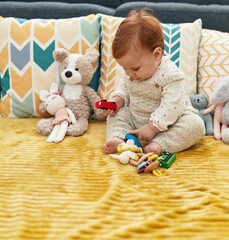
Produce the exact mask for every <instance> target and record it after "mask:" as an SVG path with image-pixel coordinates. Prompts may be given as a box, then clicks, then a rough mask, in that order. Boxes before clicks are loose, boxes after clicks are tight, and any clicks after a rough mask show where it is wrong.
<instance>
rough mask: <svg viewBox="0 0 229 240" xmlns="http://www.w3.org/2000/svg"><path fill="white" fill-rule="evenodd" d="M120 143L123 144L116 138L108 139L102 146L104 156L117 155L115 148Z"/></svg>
mask: <svg viewBox="0 0 229 240" xmlns="http://www.w3.org/2000/svg"><path fill="white" fill-rule="evenodd" d="M122 142H124V140H122V139H121V138H117V137H114V138H111V139H108V140H107V141H106V142H105V144H104V152H105V154H111V153H117V146H118V145H119V144H120V143H122Z"/></svg>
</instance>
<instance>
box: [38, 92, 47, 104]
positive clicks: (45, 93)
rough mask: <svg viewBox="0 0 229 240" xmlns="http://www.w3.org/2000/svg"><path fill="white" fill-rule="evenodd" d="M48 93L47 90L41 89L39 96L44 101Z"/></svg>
mask: <svg viewBox="0 0 229 240" xmlns="http://www.w3.org/2000/svg"><path fill="white" fill-rule="evenodd" d="M48 95H49V92H48V91H47V90H41V91H40V93H39V98H40V99H41V101H43V102H44V101H45V99H46V98H47V96H48Z"/></svg>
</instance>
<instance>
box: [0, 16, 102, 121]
mask: <svg viewBox="0 0 229 240" xmlns="http://www.w3.org/2000/svg"><path fill="white" fill-rule="evenodd" d="M57 47H62V48H66V49H67V50H68V51H69V52H71V53H74V52H76V53H82V54H84V53H85V52H86V49H87V48H90V47H93V48H95V49H97V50H99V19H98V16H97V15H94V14H92V15H89V16H85V17H84V16H82V17H79V18H69V19H56V20H53V19H31V20H26V19H21V18H2V17H0V86H1V88H2V90H1V99H0V113H1V115H2V116H3V117H8V118H10V117H12V118H17V117H18V118H26V117H31V116H36V117H40V116H44V114H42V113H41V112H40V111H39V104H40V102H41V101H40V99H39V92H40V90H42V89H49V87H50V85H51V83H52V82H56V83H58V84H61V83H62V82H61V81H60V77H59V70H58V67H57V64H56V63H55V62H54V59H53V56H52V52H53V50H54V49H55V48H57ZM98 80H99V62H97V63H96V64H94V76H93V79H92V81H91V83H90V86H91V87H93V88H94V89H95V90H97V88H98Z"/></svg>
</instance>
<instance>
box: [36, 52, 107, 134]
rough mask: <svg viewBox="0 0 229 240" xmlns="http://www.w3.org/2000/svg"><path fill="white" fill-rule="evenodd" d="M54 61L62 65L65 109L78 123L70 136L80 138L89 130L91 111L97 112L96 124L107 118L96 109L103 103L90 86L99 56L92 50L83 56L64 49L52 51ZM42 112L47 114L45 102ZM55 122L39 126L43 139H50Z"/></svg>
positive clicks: (48, 120) (69, 127)
mask: <svg viewBox="0 0 229 240" xmlns="http://www.w3.org/2000/svg"><path fill="white" fill-rule="evenodd" d="M53 57H54V59H55V61H56V62H59V63H60V76H61V78H62V80H63V82H64V84H63V85H61V86H60V87H59V93H60V95H61V96H62V97H64V99H65V102H66V107H67V108H69V109H70V110H71V111H72V112H73V114H74V115H75V118H76V123H75V124H71V125H69V126H68V129H67V135H70V136H80V135H83V134H84V133H85V132H86V131H87V130H88V119H89V117H90V113H91V107H92V108H93V109H94V113H95V118H96V119H97V120H105V119H106V115H105V114H104V113H103V112H102V111H101V110H99V109H96V108H95V103H96V102H97V101H100V100H101V98H100V97H99V95H98V94H97V93H96V92H95V91H94V90H93V89H92V88H91V87H89V86H87V84H88V83H89V82H90V81H91V79H92V76H93V67H92V63H94V62H96V61H97V59H98V57H99V52H98V51H97V50H95V49H93V48H90V49H87V51H86V53H85V54H84V55H82V54H70V53H69V52H68V51H67V50H65V49H63V48H57V49H55V50H54V51H53ZM39 109H40V111H41V112H45V111H46V108H45V106H44V102H42V103H41V104H40V106H39ZM53 120H54V118H48V119H41V120H40V121H39V122H38V124H37V131H38V132H39V133H40V134H42V135H45V136H47V135H49V134H50V133H51V131H52V129H53V126H52V122H53Z"/></svg>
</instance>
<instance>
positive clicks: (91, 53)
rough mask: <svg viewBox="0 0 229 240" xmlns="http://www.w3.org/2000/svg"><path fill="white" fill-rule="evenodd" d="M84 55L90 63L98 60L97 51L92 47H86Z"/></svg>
mask: <svg viewBox="0 0 229 240" xmlns="http://www.w3.org/2000/svg"><path fill="white" fill-rule="evenodd" d="M84 56H85V57H86V59H87V60H88V61H89V62H90V63H94V62H96V61H97V60H98V57H99V52H98V51H97V50H96V49H94V48H88V49H87V51H86V53H85V55H84Z"/></svg>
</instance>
